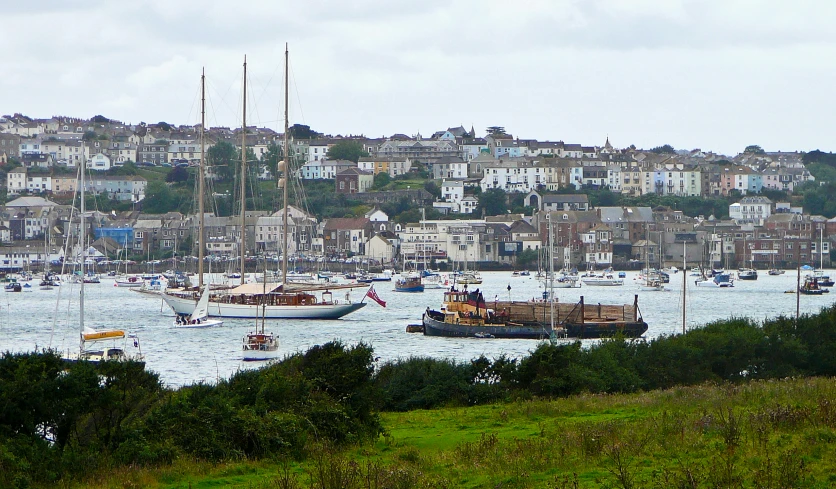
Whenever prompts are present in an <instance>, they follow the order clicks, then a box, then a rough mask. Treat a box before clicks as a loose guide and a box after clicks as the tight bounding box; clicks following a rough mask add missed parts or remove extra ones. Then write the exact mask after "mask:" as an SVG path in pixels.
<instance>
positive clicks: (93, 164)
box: [87, 153, 111, 171]
mask: <svg viewBox="0 0 836 489" xmlns="http://www.w3.org/2000/svg"><path fill="white" fill-rule="evenodd" d="M87 168H88V169H90V170H99V171H104V170H110V168H111V164H110V157H108V156H106V155H104V154H103V153H97V154H95V155H93V156H92V157H91V158H90V159H89V160H87Z"/></svg>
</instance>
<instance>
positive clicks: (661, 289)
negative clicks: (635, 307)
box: [641, 285, 665, 292]
mask: <svg viewBox="0 0 836 489" xmlns="http://www.w3.org/2000/svg"><path fill="white" fill-rule="evenodd" d="M641 291H642V292H664V291H665V287H664V286H661V285H660V286H658V287H657V286H654V285H642V286H641Z"/></svg>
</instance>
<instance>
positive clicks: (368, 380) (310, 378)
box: [0, 342, 381, 487]
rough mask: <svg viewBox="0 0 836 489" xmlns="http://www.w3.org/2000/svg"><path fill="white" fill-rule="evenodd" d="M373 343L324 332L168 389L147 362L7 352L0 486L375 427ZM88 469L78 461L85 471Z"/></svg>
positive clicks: (272, 448)
mask: <svg viewBox="0 0 836 489" xmlns="http://www.w3.org/2000/svg"><path fill="white" fill-rule="evenodd" d="M373 372H374V369H373V358H372V350H371V348H369V347H368V346H366V345H363V344H360V345H357V346H354V347H345V346H343V345H342V344H341V343H338V342H332V343H326V344H325V345H320V346H316V347H314V348H312V349H311V350H309V351H308V352H307V353H304V354H296V355H293V356H290V357H287V358H285V359H284V360H282V361H280V362H276V363H274V364H272V365H269V366H266V367H265V368H263V369H260V370H247V371H242V372H239V373H238V374H236V375H235V376H233V377H232V378H230V379H229V380H226V381H222V382H220V383H218V385H208V384H196V385H190V386H186V387H182V388H180V389H178V390H166V389H164V388H163V387H162V385H161V384H160V382H159V378H158V376H157V374H154V373H152V372H149V371H146V370H145V369H144V367H143V365H142V364H137V363H115V362H108V363H105V364H102V365H99V366H94V365H92V364H89V363H84V362H83V363H77V364H66V363H64V362H63V361H62V360H61V358H60V357H58V356H56V355H55V354H53V353H44V354H34V353H33V354H10V353H5V354H4V355H3V356H2V357H0V399H2V400H3V402H2V403H0V487H12V486H25V485H27V484H29V483H39V484H49V483H52V482H55V481H57V480H59V479H67V478H75V477H79V476H81V475H83V473H94V472H96V471H97V470H103V469H106V468H107V467H110V466H114V465H159V464H165V463H170V462H171V461H173V460H174V459H175V458H177V457H179V456H181V455H187V456H190V457H192V458H197V459H202V460H209V461H222V460H235V459H241V458H260V457H276V456H282V457H284V456H296V457H299V456H301V455H302V454H303V449H304V447H305V445H306V443H307V441H308V439H316V440H320V441H323V442H327V443H337V444H339V443H345V442H350V441H358V440H362V439H365V438H370V437H371V438H374V437H376V436H377V435H378V434H379V433H380V431H381V428H380V422H379V420H378V417H377V414H376V395H375V392H374V387H373V384H372V375H373ZM82 471H83V473H82Z"/></svg>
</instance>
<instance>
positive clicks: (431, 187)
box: [424, 180, 441, 199]
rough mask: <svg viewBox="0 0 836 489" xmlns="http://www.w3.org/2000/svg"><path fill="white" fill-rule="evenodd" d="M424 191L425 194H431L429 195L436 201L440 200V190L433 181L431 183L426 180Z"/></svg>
mask: <svg viewBox="0 0 836 489" xmlns="http://www.w3.org/2000/svg"><path fill="white" fill-rule="evenodd" d="M424 190H426V191H427V192H429V193H431V194H432V195H433V197H435V198H436V199H440V198H441V188H440V187H439V186H438V184H437V183H435V182H434V181H432V180H428V181H427V182H426V183H425V184H424Z"/></svg>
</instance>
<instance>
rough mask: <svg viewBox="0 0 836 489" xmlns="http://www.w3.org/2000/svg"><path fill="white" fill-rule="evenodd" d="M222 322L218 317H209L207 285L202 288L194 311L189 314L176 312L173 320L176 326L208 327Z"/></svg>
mask: <svg viewBox="0 0 836 489" xmlns="http://www.w3.org/2000/svg"><path fill="white" fill-rule="evenodd" d="M223 324H224V322H223V321H221V320H219V319H209V285H207V286H206V287H205V288H204V290H203V293H202V294H201V295H200V300H199V301H197V306H195V308H194V311H193V312H192V313H191V314H190V315H189V316H182V315H180V314H178V315H177V318H176V320H175V322H174V326H175V327H178V328H210V327H213V326H223Z"/></svg>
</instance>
